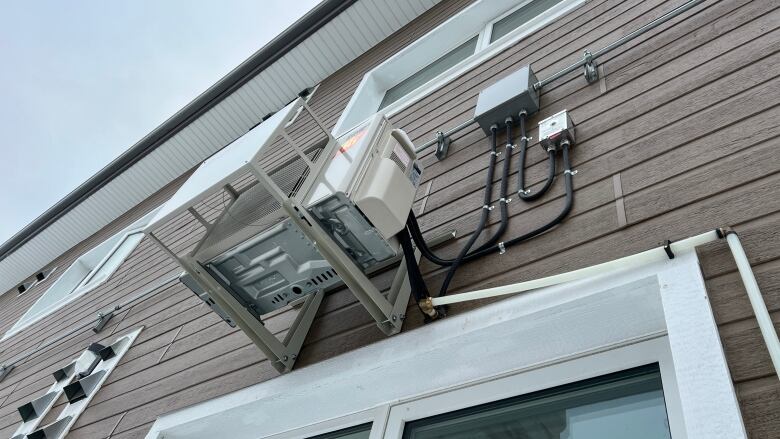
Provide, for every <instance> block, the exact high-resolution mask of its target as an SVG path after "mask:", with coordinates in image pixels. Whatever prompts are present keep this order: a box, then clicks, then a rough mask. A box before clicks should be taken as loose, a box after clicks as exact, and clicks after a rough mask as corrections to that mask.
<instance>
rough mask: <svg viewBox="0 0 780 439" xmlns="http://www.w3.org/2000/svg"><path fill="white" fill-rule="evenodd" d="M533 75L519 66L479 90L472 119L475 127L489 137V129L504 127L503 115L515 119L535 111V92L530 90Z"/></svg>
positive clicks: (534, 77) (536, 96)
mask: <svg viewBox="0 0 780 439" xmlns="http://www.w3.org/2000/svg"><path fill="white" fill-rule="evenodd" d="M536 82H537V81H536V75H535V74H534V71H533V70H531V66H523V67H521V68H520V69H519V70H518V71H516V72H514V73H512V74H510V75H509V76H507V77H505V78H503V79H501V80H499V81H498V82H496V83H495V84H493V85H491V86H490V87H488V88H486V89H484V90H482V91H481V92H480V93H479V98H478V99H477V108H476V109H475V110H474V119H475V120H476V121H477V123H479V126H480V127H482V129H483V130H484V131H485V133H486V134H490V126H491V125H493V124H497V125H498V127H499V128H502V127H504V126H505V124H504V120H505V119H506V117H507V116H512V117H513V118H516V117H517V115H518V114H520V112H521V111H523V110H525V111H526V112H528V115H529V116H530V115H532V114H534V113H536V112H537V111H539V91H538V90H534V84H536Z"/></svg>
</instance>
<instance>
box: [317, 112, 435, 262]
mask: <svg viewBox="0 0 780 439" xmlns="http://www.w3.org/2000/svg"><path fill="white" fill-rule="evenodd" d="M392 132H393V126H392V125H391V124H390V122H389V121H388V120H387V118H385V117H384V115H382V114H377V115H375V116H374V117H373V118H371V120H370V121H368V122H367V123H366V124H364V125H363V126H360V127H357V128H355V129H353V130H352V131H350V132H348V133H346V134H345V135H344V136H342V137H340V138H339V139H336V141H337V143H338V145H339V148H338V149H337V150H336V152H335V154H334V155H333V156H332V157H330V158H329V161H328V162H326V163H325V164H324V165H323V167H322V168H321V170H320V172H319V174H317V176H316V178H315V180H314V183H313V184H312V188H311V191H310V192H309V194H308V195H307V196H306V197H305V198H304V202H303V204H304V206H306V207H307V208H308V210H309V212H311V213H312V215H313V216H314V217H315V218H316V219H317V221H318V222H319V223H320V225H321V226H322V227H323V229H325V230H326V231H328V232H329V234H330V235H331V237H332V238H333V239H334V240H335V241H336V242H337V243H338V244H339V246H341V248H342V249H343V250H344V252H345V253H347V254H348V255H349V256H350V257H351V258H352V259H353V260H354V262H355V263H356V264H358V265H359V266H361V267H362V268H363V269H367V268H370V267H371V266H373V265H375V264H377V263H379V262H382V261H384V260H387V259H390V258H392V257H394V256H396V255H397V254H398V252H399V247H398V242H397V240H396V239H395V235H396V234H397V233H398V232H400V231H401V230H403V229H404V227H405V225H406V218H407V216H408V215H409V211H410V210H411V208H412V203H413V202H414V195H415V193H416V192H417V186H418V185H419V184H420V178H421V175H422V167H421V166H420V164H419V163H418V162H417V154H416V153H415V151H414V148H413V146H412V143H411V141H405V142H403V143H401V142H399V141H398V140H397V139H396V138H395V137H394V136H393V134H392ZM403 136H405V134H403ZM406 139H407V140H408V138H406Z"/></svg>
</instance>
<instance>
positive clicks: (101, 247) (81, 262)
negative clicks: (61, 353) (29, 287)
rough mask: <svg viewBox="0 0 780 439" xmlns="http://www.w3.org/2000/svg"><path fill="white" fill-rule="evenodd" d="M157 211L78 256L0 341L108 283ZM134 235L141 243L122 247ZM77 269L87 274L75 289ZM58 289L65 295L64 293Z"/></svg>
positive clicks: (158, 208)
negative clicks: (113, 258)
mask: <svg viewBox="0 0 780 439" xmlns="http://www.w3.org/2000/svg"><path fill="white" fill-rule="evenodd" d="M159 210H160V207H157V208H156V209H154V210H152V211H151V212H149V213H147V214H146V215H144V216H143V217H142V218H140V219H138V220H137V221H135V222H134V223H133V224H131V225H130V226H128V227H127V228H125V229H124V230H122V231H121V232H119V233H117V234H115V235H113V236H111V237H110V238H108V239H107V240H105V241H103V242H102V243H100V244H98V245H96V246H95V247H93V248H92V249H90V250H89V251H87V252H85V253H84V254H83V255H81V256H80V257H79V258H78V259H76V260H75V261H74V262H73V264H71V265H70V267H68V268H67V269H65V270H64V271H63V272H62V274H61V275H60V276H59V277H58V278H57V279H56V280H55V281H54V282H53V283H52V284H51V285H50V286H49V288H48V289H47V290H46V292H44V293H43V294H42V295H41V297H39V298H38V300H36V301H35V303H34V304H33V305H32V306H31V307H30V308H29V309H28V310H27V312H25V313H24V315H22V317H20V318H19V320H18V321H17V322H16V323H15V324H14V326H12V327H11V328H10V329H9V330H8V331H6V333H5V334H4V335H3V338H2V339H0V341H3V340H6V339H8V338H10V337H12V336H13V335H15V334H18V333H19V332H21V331H23V330H25V329H27V328H29V327H31V326H32V325H34V324H35V323H37V322H39V321H41V320H42V319H44V318H45V317H47V316H49V315H51V314H52V313H54V312H55V311H57V310H58V309H60V308H62V307H63V306H65V305H67V304H68V303H71V302H73V301H74V300H76V299H78V298H79V297H81V296H83V295H84V294H87V293H88V292H90V291H92V290H94V289H95V288H97V287H98V286H100V285H102V284H103V283H105V282H106V281H107V280H108V279H110V278H111V275H113V274H114V272H115V271H116V270H117V269H118V268H119V266H120V265H122V262H124V260H125V259H126V258H127V257H128V256H129V255H130V254H131V253H132V252H133V250H135V248H136V247H137V246H138V244H140V242H141V241H142V240H143V233H144V227H146V225H147V224H148V223H149V221H150V220H151V219H152V218H153V217H154V215H155V214H156V213H157V211H159ZM138 234H140V236H141V239H138V240H137V241H135V242H132V243H131V244H130V245H127V246H125V245H124V244H125V243H126V242H127V241H128V239H134V240H135V237H136V236H138ZM117 252H121V255H120V256H121V257H120V258H118V259H116V260H115V261H113V262H112V264H111V265H110V266H108V271H106V272H104V273H103V274H102V275H101V276H100V277H99V278H95V276H96V274H97V273H98V272H100V271H101V270H102V269H103V268H104V266H106V264H107V263H108V262H109V261H110V260H111V258H112V257H113V256H114V255H115V254H117ZM89 259H97V262H96V263H94V264H93V263H87V262H85V261H87V260H89ZM79 267H80V268H81V269H87V270H89V271H88V272H87V274H86V275H84V277H83V278H82V279H80V280H78V281H77V282H76V283H75V285H72V284H71V282H72V281H71V277H72V276H77V277H78V273H76V271H75V270H77V269H79ZM58 289H60V290H58ZM62 289H65V290H69V291H68V292H66V293H65V292H64V291H63V290H62ZM55 294H56V295H62V297H61V298H59V299H56V300H52V295H55ZM47 301H50V302H51V303H49V304H46V303H47ZM33 311H35V312H33Z"/></svg>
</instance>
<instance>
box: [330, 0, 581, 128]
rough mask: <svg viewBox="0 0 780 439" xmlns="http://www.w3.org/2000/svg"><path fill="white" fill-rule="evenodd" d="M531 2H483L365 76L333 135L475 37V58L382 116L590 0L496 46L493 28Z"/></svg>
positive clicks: (568, 1) (577, 1)
mask: <svg viewBox="0 0 780 439" xmlns="http://www.w3.org/2000/svg"><path fill="white" fill-rule="evenodd" d="M531 1H532V0H525V1H521V2H520V3H518V2H517V0H478V1H476V2H474V3H473V4H472V5H470V6H468V7H467V8H465V9H463V10H462V11H461V12H459V13H457V14H456V15H454V16H452V17H450V18H449V19H448V20H447V21H445V22H444V23H442V24H440V25H439V26H437V27H436V28H435V29H433V30H431V31H430V32H428V33H427V34H425V35H424V36H422V37H420V38H418V39H417V40H416V41H414V42H412V43H411V44H409V45H408V46H407V47H405V48H404V49H403V50H401V51H400V52H398V53H396V54H395V55H393V56H392V57H390V58H388V59H387V60H385V61H384V62H383V63H381V64H380V65H378V66H376V67H375V68H373V69H372V70H371V71H369V72H368V73H366V74H365V75H364V76H363V80H362V81H361V82H360V84H359V85H358V87H357V89H356V90H355V93H354V94H353V95H352V98H351V99H350V101H349V103H348V104H347V107H346V109H345V110H344V112H343V113H341V116H340V117H339V119H338V121H337V122H336V125H335V126H334V128H333V131H332V132H333V135H334V136H335V137H338V136H341V135H343V134H345V133H347V132H349V131H351V130H352V129H353V128H355V127H357V126H359V125H361V124H362V123H364V122H365V121H366V120H367V119H369V118H370V117H371V116H373V115H374V114H375V113H377V112H378V111H380V110H378V109H379V105H380V104H381V102H382V99H383V98H384V95H385V92H386V91H387V90H388V89H390V88H391V87H393V86H395V85H397V84H399V83H400V82H401V81H403V80H405V79H406V78H408V77H409V76H411V75H413V74H414V73H416V72H418V71H419V70H420V69H422V68H424V67H426V66H428V65H429V64H430V63H431V61H433V60H436V59H438V58H440V57H441V56H442V55H444V54H446V53H448V52H449V51H450V50H452V49H454V48H456V47H458V46H459V45H461V44H463V43H465V42H466V41H468V40H469V39H471V38H473V37H474V36H475V35H478V40H477V49H476V51H475V53H474V54H473V55H471V56H469V57H468V58H466V59H465V60H463V61H461V62H460V63H458V64H457V65H455V66H453V67H451V68H450V69H448V70H446V71H445V72H443V73H441V74H440V75H438V76H437V77H435V78H433V79H431V80H430V81H428V82H426V83H425V84H423V85H421V86H420V87H418V88H417V89H415V90H414V91H413V92H411V93H409V94H407V95H406V96H404V97H403V98H401V99H398V100H397V101H395V102H393V103H392V104H390V105H388V106H386V107H385V108H383V109H382V110H381V112H382V113H384V114H385V115H387V116H388V117H389V116H392V115H394V114H396V113H398V112H400V111H401V110H403V109H404V108H406V107H408V106H409V105H411V104H413V103H415V102H417V101H418V100H420V99H421V98H423V97H425V96H427V95H428V94H430V93H431V92H433V91H435V90H437V89H438V88H440V87H441V86H443V85H445V84H447V83H448V82H450V81H452V80H453V79H455V78H456V77H458V76H460V75H461V74H463V73H464V72H466V71H468V70H470V69H472V68H474V67H476V66H478V65H479V64H482V63H484V62H485V61H487V60H489V59H490V58H492V57H494V56H496V55H497V54H498V53H500V52H502V51H503V50H505V49H507V48H508V47H510V46H512V45H514V44H516V43H517V42H518V41H520V40H522V39H523V38H525V37H527V36H528V35H531V34H532V33H533V32H535V31H537V30H539V29H541V28H542V27H544V26H546V25H547V24H549V23H552V22H553V21H554V20H556V19H557V18H559V17H561V16H563V15H565V14H567V13H568V12H569V11H571V10H572V9H574V8H576V7H578V6H579V5H581V4H582V3H584V2H585V0H561V1H560V2H559V3H558V4H556V5H555V6H553V7H551V8H550V9H548V10H547V11H545V12H543V13H541V14H540V15H538V16H537V17H535V18H533V19H531V20H529V21H528V22H527V23H525V24H523V25H521V26H520V27H518V28H516V29H514V30H513V31H512V32H510V33H508V34H507V35H505V36H503V37H502V38H500V39H498V40H496V41H494V42H493V43H492V44H491V43H490V33H491V31H492V27H493V24H494V23H495V22H497V21H499V20H501V19H502V18H504V17H506V16H507V15H509V14H511V13H512V12H514V11H516V10H517V9H520V8H522V7H523V6H525V5H526V4H528V3H530V2H531Z"/></svg>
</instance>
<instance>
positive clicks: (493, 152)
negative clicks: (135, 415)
mask: <svg viewBox="0 0 780 439" xmlns="http://www.w3.org/2000/svg"><path fill="white" fill-rule="evenodd" d="M490 155H494V156H496V157H498V156H500V155H501V153H500V152H498V151H490Z"/></svg>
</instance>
